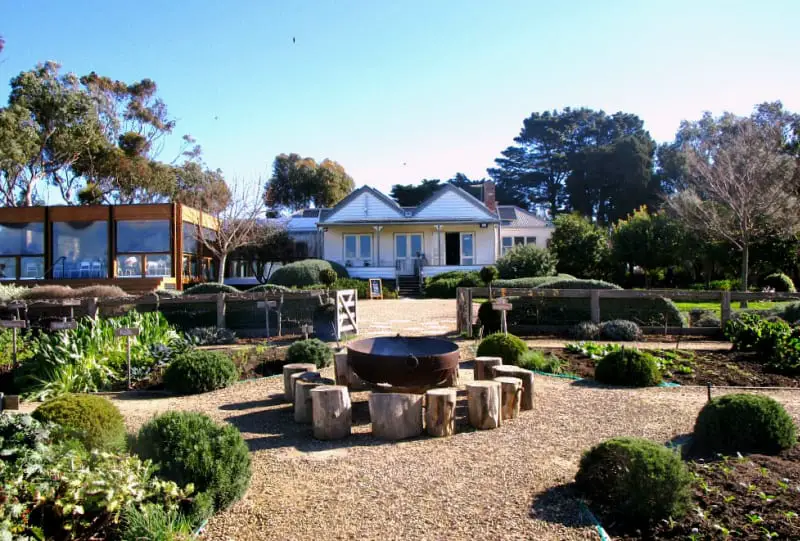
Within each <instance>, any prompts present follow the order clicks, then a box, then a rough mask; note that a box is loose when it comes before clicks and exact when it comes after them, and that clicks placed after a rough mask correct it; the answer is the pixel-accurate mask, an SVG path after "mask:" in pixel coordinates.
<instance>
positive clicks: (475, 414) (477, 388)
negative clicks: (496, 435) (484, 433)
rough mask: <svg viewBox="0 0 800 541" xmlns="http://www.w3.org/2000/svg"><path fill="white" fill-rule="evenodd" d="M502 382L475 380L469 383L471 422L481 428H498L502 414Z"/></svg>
mask: <svg viewBox="0 0 800 541" xmlns="http://www.w3.org/2000/svg"><path fill="white" fill-rule="evenodd" d="M500 404H501V400H500V382H498V381H475V382H473V383H467V409H468V411H469V424H471V425H472V426H473V427H475V428H477V429H479V430H488V429H491V428H497V427H498V426H500V423H501V422H502V418H501V416H500Z"/></svg>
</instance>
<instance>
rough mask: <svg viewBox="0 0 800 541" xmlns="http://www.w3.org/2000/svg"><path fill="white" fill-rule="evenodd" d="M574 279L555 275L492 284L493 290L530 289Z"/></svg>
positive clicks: (497, 281)
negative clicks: (507, 288) (508, 288)
mask: <svg viewBox="0 0 800 541" xmlns="http://www.w3.org/2000/svg"><path fill="white" fill-rule="evenodd" d="M574 279H575V277H574V276H571V275H569V274H557V275H555V276H536V277H533V278H511V279H508V280H495V282H494V284H492V285H493V286H494V287H495V288H498V287H521V288H532V287H539V286H541V285H542V284H549V283H554V282H558V281H560V280H574Z"/></svg>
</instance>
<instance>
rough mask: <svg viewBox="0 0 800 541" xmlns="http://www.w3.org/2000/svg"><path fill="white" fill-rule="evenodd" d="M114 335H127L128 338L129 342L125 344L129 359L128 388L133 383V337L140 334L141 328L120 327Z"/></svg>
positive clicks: (115, 330) (126, 354)
mask: <svg viewBox="0 0 800 541" xmlns="http://www.w3.org/2000/svg"><path fill="white" fill-rule="evenodd" d="M114 336H118V337H125V339H126V340H127V344H125V356H126V357H127V359H128V389H130V388H131V387H132V385H131V338H133V337H134V336H139V328H138V327H120V328H118V329H114Z"/></svg>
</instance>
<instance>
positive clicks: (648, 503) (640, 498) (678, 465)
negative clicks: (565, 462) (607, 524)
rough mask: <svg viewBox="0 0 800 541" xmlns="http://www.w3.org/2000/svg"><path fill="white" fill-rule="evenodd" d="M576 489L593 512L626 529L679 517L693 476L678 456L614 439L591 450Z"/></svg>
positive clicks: (646, 444) (653, 446)
mask: <svg viewBox="0 0 800 541" xmlns="http://www.w3.org/2000/svg"><path fill="white" fill-rule="evenodd" d="M575 485H576V488H577V489H578V491H579V492H580V493H581V494H582V495H583V496H584V497H585V498H586V499H587V500H588V501H589V502H590V503H591V505H592V509H593V510H596V511H599V512H600V514H601V515H602V516H604V517H605V518H608V519H610V520H619V521H621V522H622V524H624V526H626V527H627V529H630V530H635V529H636V528H643V529H645V530H646V529H648V528H650V527H652V526H654V525H655V524H656V523H658V522H659V521H661V520H664V519H667V518H668V517H673V518H680V517H681V516H683V515H684V514H685V513H686V511H687V509H688V507H689V503H690V501H691V499H690V498H691V495H690V490H689V488H690V485H691V477H690V475H689V471H688V469H687V468H686V465H685V464H684V463H683V462H682V461H681V459H680V457H679V456H678V455H677V453H675V452H673V451H671V450H669V449H667V448H666V447H664V446H663V445H658V444H656V443H653V442H651V441H648V440H644V439H638V438H613V439H610V440H607V441H605V442H603V443H601V444H599V445H597V446H595V447H593V448H592V449H590V450H589V451H588V452H587V453H585V454H584V455H583V458H582V459H581V463H580V468H579V469H578V473H577V475H576V476H575Z"/></svg>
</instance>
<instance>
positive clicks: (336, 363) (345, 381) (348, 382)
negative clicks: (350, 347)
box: [333, 349, 367, 391]
mask: <svg viewBox="0 0 800 541" xmlns="http://www.w3.org/2000/svg"><path fill="white" fill-rule="evenodd" d="M333 373H334V377H335V378H336V385H344V386H345V387H347V388H348V389H350V390H353V391H361V390H364V389H366V388H367V386H366V385H365V384H364V382H363V381H362V379H361V378H359V377H358V376H357V375H356V373H355V372H353V369H352V368H350V362H349V361H348V359H347V350H346V349H345V350H342V351H340V352H339V353H337V354H335V355H334V356H333Z"/></svg>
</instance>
